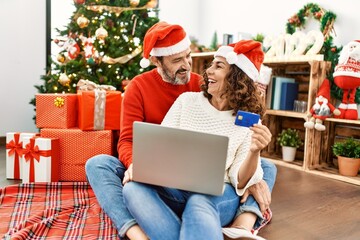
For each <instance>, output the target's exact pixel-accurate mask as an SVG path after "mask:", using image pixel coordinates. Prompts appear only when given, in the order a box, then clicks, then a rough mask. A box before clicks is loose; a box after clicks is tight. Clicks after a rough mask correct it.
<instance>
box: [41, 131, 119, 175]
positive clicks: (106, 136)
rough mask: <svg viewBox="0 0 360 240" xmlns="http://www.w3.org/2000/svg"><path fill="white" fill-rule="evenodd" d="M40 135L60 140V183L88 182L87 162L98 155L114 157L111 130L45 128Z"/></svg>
mask: <svg viewBox="0 0 360 240" xmlns="http://www.w3.org/2000/svg"><path fill="white" fill-rule="evenodd" d="M40 135H41V137H46V138H58V139H59V142H60V160H59V181H86V174H85V163H86V161H87V160H88V159H89V158H91V157H93V156H95V155H98V154H109V155H112V145H113V144H112V143H113V133H112V131H111V130H99V131H82V130H80V129H78V128H71V129H55V128H43V129H41V131H40Z"/></svg>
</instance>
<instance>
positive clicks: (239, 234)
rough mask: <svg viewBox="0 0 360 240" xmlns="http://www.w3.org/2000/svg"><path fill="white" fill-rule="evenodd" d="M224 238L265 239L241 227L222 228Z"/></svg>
mask: <svg viewBox="0 0 360 240" xmlns="http://www.w3.org/2000/svg"><path fill="white" fill-rule="evenodd" d="M222 232H223V234H224V239H225V240H231V239H238V240H240V239H241V240H265V238H262V237H260V236H256V234H253V233H252V232H250V231H249V230H246V229H243V228H234V227H233V228H222Z"/></svg>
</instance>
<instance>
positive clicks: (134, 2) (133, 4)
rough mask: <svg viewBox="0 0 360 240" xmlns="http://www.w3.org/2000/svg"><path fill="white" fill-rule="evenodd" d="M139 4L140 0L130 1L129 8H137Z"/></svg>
mask: <svg viewBox="0 0 360 240" xmlns="http://www.w3.org/2000/svg"><path fill="white" fill-rule="evenodd" d="M139 3H140V0H130V6H132V7H137V6H138V5H139Z"/></svg>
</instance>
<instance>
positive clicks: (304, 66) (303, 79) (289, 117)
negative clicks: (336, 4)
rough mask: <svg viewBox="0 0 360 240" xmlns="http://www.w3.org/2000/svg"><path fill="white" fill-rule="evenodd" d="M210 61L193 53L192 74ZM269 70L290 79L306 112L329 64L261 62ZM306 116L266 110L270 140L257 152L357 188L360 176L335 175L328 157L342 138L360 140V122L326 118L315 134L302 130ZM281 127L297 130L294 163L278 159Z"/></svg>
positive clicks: (333, 160) (209, 57)
mask: <svg viewBox="0 0 360 240" xmlns="http://www.w3.org/2000/svg"><path fill="white" fill-rule="evenodd" d="M212 59H213V52H209V53H194V54H193V71H195V72H197V73H199V74H202V73H203V70H204V69H205V67H206V65H207V64H208V63H210V62H211V61H212ZM264 64H265V65H266V66H268V67H271V68H272V69H273V76H283V77H291V78H294V79H295V81H296V82H297V83H298V84H299V91H298V96H297V99H298V100H302V101H306V102H307V103H308V104H307V110H308V111H309V109H310V108H311V107H312V106H313V105H314V103H315V98H316V95H317V92H318V89H319V87H320V86H321V83H322V82H323V80H324V79H325V78H326V75H327V72H328V71H329V69H330V64H331V63H330V62H326V61H301V62H296V61H294V62H266V61H265V62H264ZM306 120H307V113H299V112H294V111H282V110H272V109H268V110H267V112H266V116H265V118H264V119H263V123H264V124H265V125H266V126H268V128H269V129H270V131H271V133H272V135H273V137H272V141H271V142H270V144H269V145H268V147H267V148H266V149H264V150H263V151H262V153H261V155H262V157H264V158H268V159H270V160H271V161H273V162H274V163H275V164H278V165H283V166H286V167H291V168H295V169H298V170H301V171H306V172H309V173H313V174H317V175H322V176H325V177H328V178H332V179H337V180H341V181H345V182H349V183H353V184H357V185H360V175H358V176H357V177H345V176H341V175H339V173H338V167H337V159H336V157H334V156H333V154H332V148H331V147H332V145H333V144H334V142H336V141H339V140H341V139H343V138H346V137H354V138H356V139H360V121H357V120H356V121H354V120H344V119H335V118H328V119H326V120H325V122H324V125H325V126H326V130H325V131H323V132H319V131H317V130H314V129H306V128H305V127H304V123H305V121H306ZM285 128H295V129H298V130H299V131H300V135H301V137H302V140H303V141H304V145H303V146H301V147H300V148H299V149H298V151H297V154H296V157H295V161H294V162H284V161H282V160H281V147H280V146H279V145H278V144H277V143H276V138H277V135H278V133H279V132H281V130H282V129H285Z"/></svg>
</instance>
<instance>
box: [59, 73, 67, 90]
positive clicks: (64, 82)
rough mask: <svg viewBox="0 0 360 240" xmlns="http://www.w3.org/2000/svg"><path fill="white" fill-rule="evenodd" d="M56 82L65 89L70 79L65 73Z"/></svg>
mask: <svg viewBox="0 0 360 240" xmlns="http://www.w3.org/2000/svg"><path fill="white" fill-rule="evenodd" d="M58 82H59V83H60V84H61V85H62V86H64V87H66V86H69V85H70V78H69V77H68V76H67V75H66V74H65V73H61V74H60V77H59V80H58Z"/></svg>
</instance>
